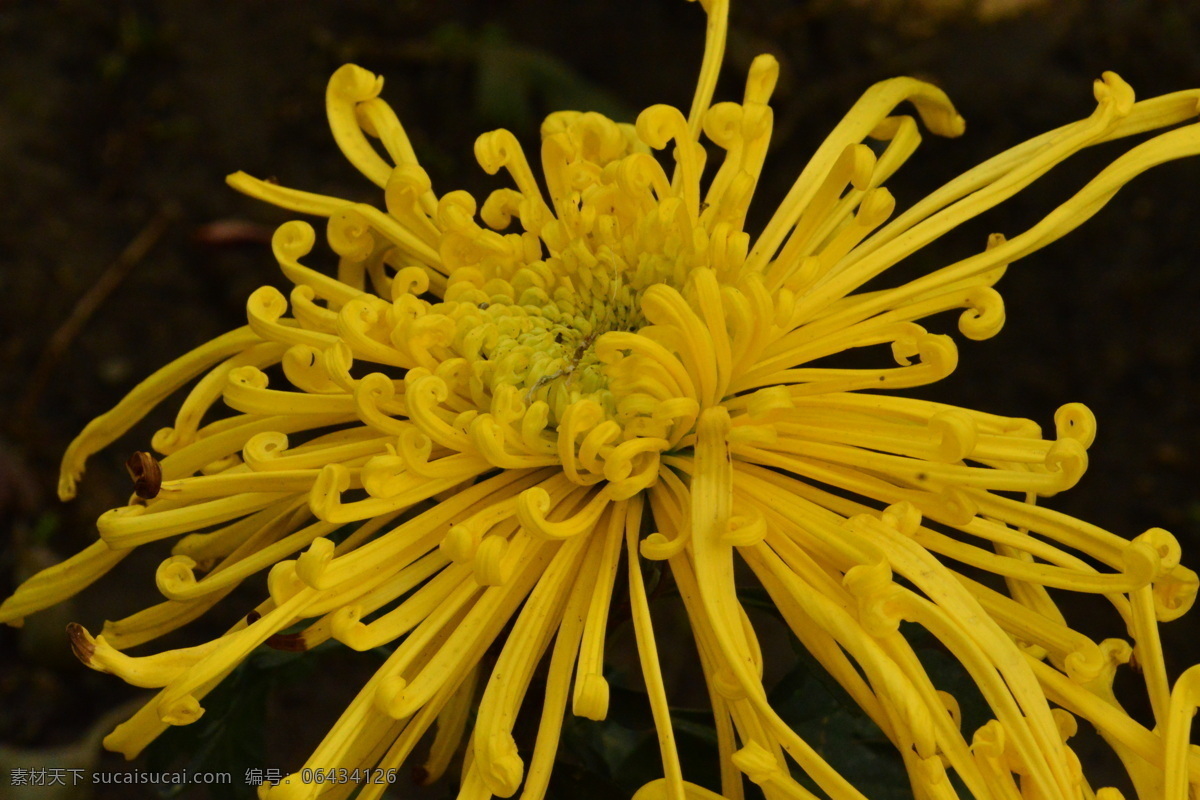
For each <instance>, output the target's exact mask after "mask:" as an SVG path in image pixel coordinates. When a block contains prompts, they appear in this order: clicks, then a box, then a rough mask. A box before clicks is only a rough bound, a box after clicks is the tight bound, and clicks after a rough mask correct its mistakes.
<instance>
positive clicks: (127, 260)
mask: <svg viewBox="0 0 1200 800" xmlns="http://www.w3.org/2000/svg"><path fill="white" fill-rule="evenodd" d="M178 216H179V209H178V208H177V207H175V206H174V205H167V206H164V207H162V208H160V209H159V210H158V211H157V212H155V214H154V216H153V217H151V218H150V221H149V222H147V223H146V225H145V226H144V227H143V228H142V229H141V230H140V231H138V233H137V235H136V236H134V237H133V239H131V240H130V241H129V244H127V245H126V246H125V249H124V250H122V251H121V253H120V255H118V256H117V257H116V258H115V259H113V262H112V263H111V264H109V265H108V266H107V267H105V269H104V272H102V273H101V274H100V278H99V280H97V281H96V282H95V283H94V284H92V286H91V288H90V289H88V290H87V291H86V292H84V293H83V295H82V296H81V297H80V298H79V300H78V301H77V302H76V303H75V307H74V308H73V309H71V314H70V315H69V316H68V317H67V318H66V320H64V321H63V323H62V325H59V326H58V330H56V331H55V332H54V335H53V336H51V337H50V338H49V339H48V340H47V341H46V346H45V347H44V348H42V353H41V355H40V356H39V357H38V363H37V367H36V368H34V370H33V375H32V377H31V378H30V380H29V383H28V388H27V389H26V390H25V394H24V396H22V398H21V402H20V404H19V405H18V406H17V414H16V423H17V429H18V430H24V429H26V427H27V426H26V423H27V422H28V421H29V419H30V417H31V416H32V414H33V410H34V409H35V408H36V407H37V403H38V400H40V399H41V397H42V393H43V392H44V391H45V389H46V384H47V383H48V382H49V381H50V376H51V375H52V374H53V373H54V369H55V367H57V366H58V362H59V361H60V360H61V359H62V356H63V353H65V352H66V351H67V348H68V347H70V346H71V342H73V341H75V337H77V336H78V335H79V333H80V332H81V331H82V330H83V328H84V326H85V325H87V323H88V320H90V319H91V318H92V315H93V314H95V313H96V310H97V309H99V308H100V306H101V305H103V304H104V301H106V300H107V299H108V298H109V296H110V295H111V294H112V293H113V291H114V290H115V289H116V288H117V287H118V286H120V285H121V282H122V281H124V280H125V278H127V277H128V276H129V273H130V272H132V271H133V268H134V267H136V266H137V265H138V264H139V263H140V262H141V261H142V259H144V258H145V257H146V255H147V254H148V253H149V252H150V251H151V250H152V249H153V248H154V246H155V245H156V244H158V242H159V241H160V240H161V239H162V237H163V234H165V233H166V232H167V229H168V228H169V227H170V226H171V223H172V222H173V221H174V220H175V219H176V218H177V217H178Z"/></svg>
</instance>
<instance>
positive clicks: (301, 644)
mask: <svg viewBox="0 0 1200 800" xmlns="http://www.w3.org/2000/svg"><path fill="white" fill-rule="evenodd" d="M266 645H267V647H269V648H271V649H272V650H283V651H285V652H288V653H303V652H305V651H307V650H308V643H307V642H305V641H304V634H303V633H276V634H274V635H272V636H269V637H267V641H266Z"/></svg>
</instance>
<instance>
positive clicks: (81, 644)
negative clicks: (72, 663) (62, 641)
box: [67, 622, 96, 666]
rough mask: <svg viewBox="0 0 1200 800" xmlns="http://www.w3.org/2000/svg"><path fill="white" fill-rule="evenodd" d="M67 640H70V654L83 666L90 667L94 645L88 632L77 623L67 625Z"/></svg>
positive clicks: (94, 649)
mask: <svg viewBox="0 0 1200 800" xmlns="http://www.w3.org/2000/svg"><path fill="white" fill-rule="evenodd" d="M67 638H68V639H70V640H71V652H73V653H74V654H75V657H76V658H78V659H79V660H80V661H82V662H83V663H84V664H87V665H88V666H91V663H92V656H93V655H95V653H96V643H95V642H94V641H92V637H91V636H88V632H87V631H86V630H84V627H83V626H82V625H80V624H79V623H78V622H71V623H68V624H67Z"/></svg>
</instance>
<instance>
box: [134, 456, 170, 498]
mask: <svg viewBox="0 0 1200 800" xmlns="http://www.w3.org/2000/svg"><path fill="white" fill-rule="evenodd" d="M125 469H127V470H129V477H131V478H133V493H134V494H136V495H137V496H138V497H140V498H142V499H143V500H150V499H151V498H154V497H157V496H158V490H159V489H161V488H162V467H160V466H159V465H158V460H157V459H155V458H154V456H152V455H150V454H149V453H147V452H144V451H142V450H139V451H137V452H136V453H134V454H133V455H131V456H130V457H129V460H128V461H126V462H125Z"/></svg>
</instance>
